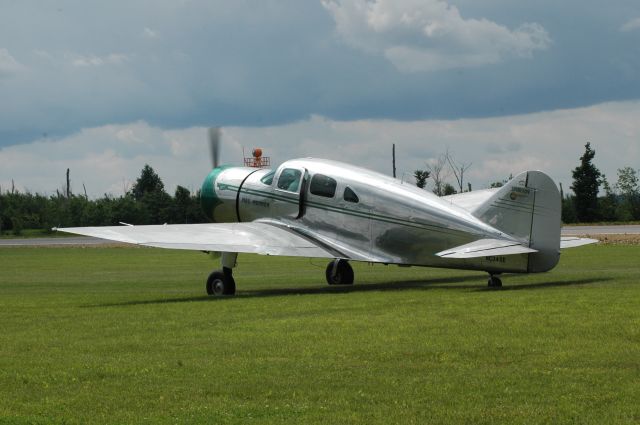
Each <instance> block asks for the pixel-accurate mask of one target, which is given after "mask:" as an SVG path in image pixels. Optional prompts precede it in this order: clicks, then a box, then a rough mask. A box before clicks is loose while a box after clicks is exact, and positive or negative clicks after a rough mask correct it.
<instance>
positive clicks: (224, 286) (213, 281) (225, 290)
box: [207, 270, 236, 296]
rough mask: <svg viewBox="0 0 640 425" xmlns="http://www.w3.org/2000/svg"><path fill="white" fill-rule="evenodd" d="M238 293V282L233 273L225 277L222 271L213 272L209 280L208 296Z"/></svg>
mask: <svg viewBox="0 0 640 425" xmlns="http://www.w3.org/2000/svg"><path fill="white" fill-rule="evenodd" d="M235 293H236V282H235V280H234V279H233V276H231V273H228V274H226V275H225V273H224V272H223V271H222V270H215V271H213V272H211V274H210V275H209V278H207V294H209V295H215V296H221V295H233V294H235Z"/></svg>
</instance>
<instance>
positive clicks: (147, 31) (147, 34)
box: [142, 27, 160, 39]
mask: <svg viewBox="0 0 640 425" xmlns="http://www.w3.org/2000/svg"><path fill="white" fill-rule="evenodd" d="M142 36H143V37H144V38H148V39H155V38H159V37H160V33H159V32H158V31H156V30H152V29H151V28H149V27H145V28H144V30H143V31H142Z"/></svg>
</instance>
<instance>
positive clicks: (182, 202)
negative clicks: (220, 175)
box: [0, 165, 207, 235]
mask: <svg viewBox="0 0 640 425" xmlns="http://www.w3.org/2000/svg"><path fill="white" fill-rule="evenodd" d="M206 221H207V218H206V216H205V215H204V213H203V211H202V209H201V208H200V193H199V191H198V192H196V193H195V194H192V193H191V192H190V191H189V190H188V189H186V188H185V187H182V186H178V187H177V188H176V190H175V193H174V194H173V196H171V195H169V194H168V193H167V192H166V190H165V188H164V183H163V182H162V180H161V179H160V176H158V174H157V173H156V172H155V171H154V170H153V168H151V167H150V166H149V165H145V166H144V168H143V169H142V171H141V173H140V177H139V178H138V179H137V180H136V182H135V184H134V185H133V187H132V188H131V190H129V191H128V192H127V193H125V194H124V195H123V196H120V197H114V196H110V195H105V196H104V197H102V198H99V199H94V200H91V199H89V198H88V197H87V196H86V194H84V195H77V194H73V193H71V191H70V189H69V184H68V183H67V190H65V191H64V193H60V192H59V191H58V192H57V193H56V194H55V195H52V196H44V195H40V194H33V193H29V192H26V193H21V192H19V191H17V190H15V189H13V188H12V189H11V190H10V191H9V190H7V191H5V192H4V193H1V192H0V234H4V233H12V234H14V235H21V234H22V232H23V230H24V229H42V230H44V231H45V232H50V231H51V228H52V227H74V226H113V225H118V224H119V223H127V224H164V223H169V224H176V223H203V222H206Z"/></svg>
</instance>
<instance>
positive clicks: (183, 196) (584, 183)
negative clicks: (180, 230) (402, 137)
mask: <svg viewBox="0 0 640 425" xmlns="http://www.w3.org/2000/svg"><path fill="white" fill-rule="evenodd" d="M594 158H595V150H593V149H592V148H591V144H590V143H587V144H586V145H585V151H584V153H583V155H582V156H581V157H580V159H579V164H578V166H577V167H576V168H575V169H574V170H573V172H572V175H573V184H572V185H571V187H570V188H571V190H572V191H573V193H568V194H565V193H564V190H563V188H562V186H560V192H561V194H562V221H563V222H564V223H591V222H598V221H602V222H612V221H621V222H627V221H640V188H639V182H638V174H637V172H636V170H635V169H634V168H632V167H630V166H626V167H623V168H620V169H618V171H617V176H616V177H617V179H616V181H615V183H613V184H611V183H610V182H609V180H608V179H607V177H606V176H605V175H604V174H602V173H601V172H600V170H598V168H597V167H596V165H595V164H594ZM469 167H471V163H461V162H457V161H455V160H454V158H453V157H452V156H451V154H450V153H449V152H447V153H446V154H444V155H441V156H440V157H439V158H438V159H437V160H436V161H435V162H433V163H431V164H428V165H427V169H426V170H416V171H415V172H414V177H415V179H416V185H417V186H418V187H421V188H425V187H426V185H427V181H428V180H429V179H431V180H432V182H433V188H432V191H433V192H434V193H435V194H436V195H438V196H446V195H451V194H454V193H458V192H463V191H470V190H471V184H470V183H466V185H465V181H464V173H465V171H467V170H468V169H469ZM450 174H453V175H454V177H455V180H456V182H455V183H456V186H457V187H454V186H453V185H451V184H450V183H448V182H447V181H446V179H447V177H448V176H449V175H450ZM510 178H511V176H509V178H507V179H505V180H502V181H496V182H494V183H492V184H491V185H490V187H500V186H502V185H503V184H504V183H506V182H507V181H509V179H510ZM601 189H602V190H601ZM601 192H602V193H601ZM206 221H207V217H206V216H205V215H204V213H203V211H202V209H201V208H200V193H199V192H196V193H191V192H190V191H189V190H188V189H186V188H184V187H182V186H178V187H177V188H176V190H175V193H174V194H173V196H172V195H170V194H168V193H167V192H166V190H165V188H164V183H163V182H162V180H161V178H160V176H158V174H157V173H156V172H155V171H154V170H153V168H151V167H150V166H149V165H145V166H144V168H143V169H142V171H141V173H140V177H139V178H138V179H137V180H136V182H135V184H134V185H133V187H132V188H131V190H129V191H128V192H126V193H125V194H124V195H123V196H120V197H114V196H110V195H105V196H103V197H102V198H99V199H94V200H91V199H89V198H88V197H87V196H86V193H85V194H84V195H78V194H74V193H72V192H71V190H70V187H69V179H68V174H67V188H66V190H65V191H64V192H63V193H60V192H59V191H58V192H57V193H56V194H55V195H53V196H44V195H40V194H32V193H29V192H26V193H21V192H19V191H17V190H15V189H13V188H12V189H11V190H10V191H9V190H6V191H5V192H4V193H3V192H1V191H0V234H3V233H13V234H15V235H20V234H21V233H22V232H23V230H24V229H42V230H44V231H45V232H48V231H50V229H51V228H52V227H74V226H110V225H118V224H119V223H127V224H164V223H169V224H176V223H204V222H206Z"/></svg>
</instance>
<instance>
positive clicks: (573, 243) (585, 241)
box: [560, 236, 600, 249]
mask: <svg viewBox="0 0 640 425" xmlns="http://www.w3.org/2000/svg"><path fill="white" fill-rule="evenodd" d="M598 242H600V241H598V240H597V239H589V238H576V237H575V236H562V237H561V238H560V249H565V248H575V247H578V246H582V245H589V244H591V243H598Z"/></svg>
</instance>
